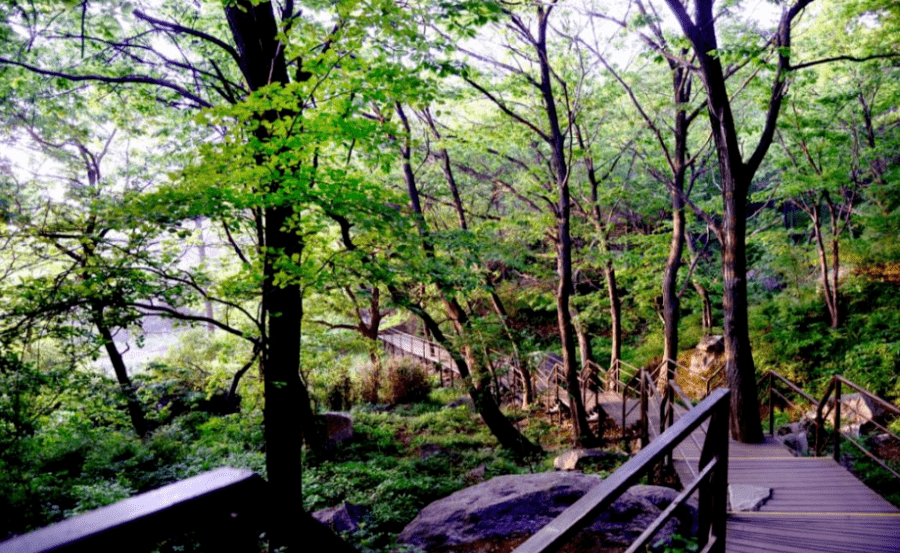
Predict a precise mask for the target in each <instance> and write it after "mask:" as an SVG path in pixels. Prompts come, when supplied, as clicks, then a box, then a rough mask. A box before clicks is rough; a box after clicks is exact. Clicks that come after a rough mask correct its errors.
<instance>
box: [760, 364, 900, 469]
mask: <svg viewBox="0 0 900 553" xmlns="http://www.w3.org/2000/svg"><path fill="white" fill-rule="evenodd" d="M762 380H763V381H766V380H768V400H769V434H771V435H773V436H774V435H775V408H776V407H782V406H783V407H789V408H791V409H792V410H794V411H799V412H803V409H802V407H801V406H800V405H798V404H797V403H796V402H795V401H794V399H797V398H800V399H802V400H803V401H804V402H805V403H806V404H807V408H808V410H813V409H814V410H815V416H814V417H808V416H806V414H803V415H801V416H802V417H803V418H805V419H806V420H807V421H808V422H810V423H811V424H812V425H813V427H814V429H815V431H814V433H813V434H814V435H813V440H814V442H813V443H814V445H813V451H814V452H815V455H816V456H821V455H823V454H824V453H825V448H826V446H827V442H828V441H829V440H828V436H829V434H830V436H831V444H832V455H833V456H834V459H835V461H840V457H841V444H842V442H845V441H846V442H847V443H849V444H852V445H853V446H855V447H856V448H857V449H859V451H861V452H862V453H863V454H864V455H865V456H866V457H868V458H869V459H871V460H872V461H873V462H875V463H876V464H878V465H879V466H881V467H882V468H883V469H885V470H886V471H888V472H889V473H890V474H892V475H893V476H894V477H895V478H898V479H900V471H898V470H897V469H896V468H893V467H891V466H890V465H888V464H887V463H886V462H885V460H884V459H882V458H879V457H878V456H877V455H876V454H875V453H873V452H872V451H870V450H869V449H867V448H866V447H865V446H863V445H862V444H860V443H859V442H858V441H857V440H854V439H850V438H847V436H846V433H845V432H844V430H843V422H842V421H843V420H844V418H846V417H843V416H842V411H843V409H848V410H850V411H852V412H853V414H854V415H855V416H856V418H857V420H864V421H865V424H868V425H871V426H872V427H874V428H877V429H878V430H879V431H881V432H883V433H884V434H886V436H887V439H888V440H893V441H894V443H896V444H900V436H898V435H897V434H896V433H895V432H893V431H892V430H891V429H890V428H888V426H887V425H886V424H884V423H883V422H884V421H882V420H876V418H875V417H873V416H871V414H868V413H865V412H861V411H860V410H859V409H857V408H856V407H854V406H853V404H852V403H851V402H847V401H846V396H845V395H844V387H847V388H850V389H852V390H854V391H855V393H858V394H860V398H865V400H866V401H867V402H868V403H870V404H873V405H877V406H878V407H879V408H880V409H882V410H884V412H885V416H886V417H887V416H890V417H898V416H900V407H898V406H896V405H894V404H893V403H890V402H888V401H886V400H885V399H883V398H880V397H878V396H876V395H875V394H873V393H872V392H870V391H868V390H866V389H865V388H863V387H861V386H860V385H858V384H856V383H855V382H852V381H850V380H847V379H846V378H844V377H843V376H841V375H834V376H832V377H831V380H829V382H828V386H827V387H826V388H825V392H824V393H823V395H822V399H816V398H815V397H813V396H811V395H810V394H808V393H806V392H805V391H804V390H803V389H802V388H800V386H798V385H797V384H795V383H793V382H791V381H790V380H789V379H787V378H786V377H784V376H782V375H780V374H778V373H777V372H774V371H768V372H767V373H766V374H765V375H763V378H762ZM785 394H789V395H790V397H788V396H787V395H785ZM792 398H793V399H792ZM798 401H799V400H798ZM857 405H858V404H857ZM860 424H862V423H860ZM828 425H830V426H831V430H830V432H829V431H828V429H827V426H828Z"/></svg>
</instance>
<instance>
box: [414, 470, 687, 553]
mask: <svg viewBox="0 0 900 553" xmlns="http://www.w3.org/2000/svg"><path fill="white" fill-rule="evenodd" d="M600 482H601V479H600V478H599V477H597V476H590V475H585V474H581V473H572V472H545V473H539V474H526V475H509V476H498V477H496V478H492V479H490V480H488V481H487V482H483V483H481V484H477V485H475V486H471V487H469V488H466V489H464V490H460V491H458V492H456V493H454V494H452V495H450V496H448V497H446V498H444V499H441V500H438V501H435V502H434V503H432V504H430V505H428V506H427V507H425V508H424V509H423V510H422V511H421V512H419V515H418V516H417V517H416V518H415V519H414V520H413V521H412V522H410V523H409V524H408V525H407V526H406V528H404V529H403V532H401V533H400V535H399V536H398V541H399V542H400V543H403V544H408V545H412V546H415V547H419V548H421V549H424V550H426V551H431V550H434V549H438V548H440V549H441V551H446V552H448V553H449V552H450V551H453V548H455V547H459V548H460V549H464V548H466V547H467V546H471V544H478V543H488V542H489V543H506V542H508V541H512V540H516V539H519V540H521V538H523V537H526V536H529V535H531V534H533V533H534V532H536V531H537V530H539V529H540V528H542V527H543V526H545V525H546V524H547V523H549V522H550V521H551V520H553V519H554V518H555V517H556V516H557V515H559V514H560V513H561V512H562V511H564V510H565V509H566V508H567V507H569V506H570V505H572V503H574V502H575V501H577V500H578V499H579V498H580V497H581V496H582V495H584V494H585V493H586V492H587V491H588V490H590V489H591V488H593V487H595V486H597V485H598V484H600ZM641 488H648V489H647V490H641ZM676 494H677V492H675V491H674V490H668V491H666V490H665V489H661V488H658V487H656V486H647V487H643V486H635V487H633V488H631V490H629V491H628V492H626V493H625V494H623V495H622V496H621V497H620V498H619V499H618V500H616V501H615V502H614V503H613V505H612V506H611V507H610V508H609V509H608V510H607V511H605V512H603V513H601V514H600V515H598V516H597V518H596V519H595V520H594V521H593V522H592V523H591V524H590V525H589V526H588V527H587V528H586V529H585V530H583V531H582V532H581V533H580V534H579V535H578V536H577V537H576V538H575V539H576V540H577V541H578V542H579V544H580V545H579V549H580V550H594V549H599V548H600V546H601V544H602V545H604V546H610V545H624V544H630V543H631V542H632V541H634V539H636V538H637V537H638V536H639V535H640V534H641V532H642V531H643V530H644V528H646V527H647V526H648V525H649V524H650V523H651V522H652V521H653V519H655V518H656V517H657V516H658V514H659V513H660V512H661V510H662V508H664V506H665V505H667V504H668V502H669V501H671V499H670V496H671V497H674V496H675V495H676ZM676 515H677V516H676V518H673V519H672V520H670V521H669V522H668V523H667V524H666V525H665V526H664V527H663V528H662V529H661V530H660V531H659V532H658V533H657V534H656V536H655V537H654V538H653V540H652V541H653V543H658V542H660V541H666V540H669V539H671V536H672V535H673V534H675V533H679V534H682V535H689V534H690V532H691V531H692V530H693V529H695V528H696V508H693V507H692V506H686V508H685V509H682V510H681V512H678V513H676Z"/></svg>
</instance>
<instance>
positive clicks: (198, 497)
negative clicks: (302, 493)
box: [0, 467, 359, 553]
mask: <svg viewBox="0 0 900 553" xmlns="http://www.w3.org/2000/svg"><path fill="white" fill-rule="evenodd" d="M285 501H297V498H293V497H291V498H287V497H283V494H281V495H278V494H277V493H275V492H274V491H273V489H272V488H270V487H269V486H268V485H267V484H266V482H265V481H264V480H263V479H262V478H261V477H260V476H259V475H258V474H256V473H254V472H252V471H249V470H245V469H235V468H230V467H222V468H218V469H215V470H212V471H209V472H205V473H203V474H200V475H197V476H194V477H192V478H188V479H186V480H181V481H178V482H175V483H174V484H169V485H168V486H163V487H162V488H158V489H156V490H152V491H149V492H146V493H142V494H139V495H136V496H134V497H131V498H128V499H125V500H123V501H119V502H118V503H113V504H112V505H107V506H106V507H101V508H99V509H96V510H93V511H91V512H89V513H85V514H83V515H79V516H75V517H72V518H70V519H66V520H64V521H62V522H59V523H57V524H54V525H52V526H47V527H46V528H41V529H40V530H35V531H34V532H31V533H30V534H25V535H22V536H18V537H15V538H12V539H10V540H7V541H5V542H3V543H0V553H50V552H52V553H97V552H104V551H123V552H124V551H127V552H132V551H138V552H143V551H153V550H158V549H163V547H160V546H165V547H167V548H171V550H174V551H177V550H179V548H182V547H187V548H191V547H194V546H199V547H200V550H201V551H227V552H235V553H255V552H258V551H260V550H261V546H263V547H265V546H264V537H263V534H265V533H271V530H272V528H271V526H270V524H271V521H272V519H273V518H274V517H273V516H272V515H273V513H274V510H276V509H278V510H281V509H284V502H285ZM288 531H289V532H296V535H298V536H302V537H303V541H304V542H305V543H309V544H311V545H314V547H313V549H315V550H322V551H328V552H329V553H359V552H358V550H357V549H356V548H355V547H353V546H352V545H350V544H349V543H347V542H345V541H344V540H343V539H341V538H340V536H338V535H337V534H335V533H334V532H333V531H332V530H331V529H330V528H329V527H327V526H325V525H324V524H322V523H320V522H319V521H317V520H316V519H315V518H313V517H312V516H311V515H310V514H309V513H306V512H303V511H300V512H298V513H297V515H296V517H292V518H291V528H290V529H289V530H288ZM270 545H271V544H270ZM292 551H293V549H292Z"/></svg>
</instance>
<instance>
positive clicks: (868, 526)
mask: <svg viewBox="0 0 900 553" xmlns="http://www.w3.org/2000/svg"><path fill="white" fill-rule="evenodd" d="M698 434H699V435H698V436H696V437H697V440H696V443H695V441H694V440H687V441H685V442H683V443H682V445H681V446H680V447H679V448H678V450H677V453H676V455H674V456H673V461H674V464H675V469H676V471H677V472H678V475H679V477H680V478H681V479H682V482H689V481H691V480H693V478H694V474H696V471H697V463H698V461H699V457H700V451H699V448H698V447H697V445H696V444H697V443H699V444H702V443H703V442H702V439H703V435H702V430H701V431H700V432H698ZM728 483H729V484H751V485H754V486H760V487H764V488H770V489H771V490H772V495H771V497H770V498H769V499H768V500H767V501H766V502H765V503H764V504H763V505H762V506H761V507H760V509H759V510H758V511H750V512H738V511H730V512H729V515H728V530H727V532H728V533H727V540H726V547H725V551H726V552H727V553H757V552H779V553H806V552H829V553H845V552H848V553H849V552H853V553H900V509H897V508H896V507H894V506H893V505H891V504H890V503H888V502H887V501H886V500H885V499H884V498H882V497H881V496H880V495H878V494H877V493H875V492H874V491H872V490H871V489H869V488H868V487H866V486H865V485H864V484H863V483H862V482H860V481H859V480H858V479H856V477H854V476H853V475H852V474H851V473H850V472H848V471H847V470H846V469H845V468H844V467H842V466H840V465H838V464H837V463H836V462H835V461H834V460H833V459H832V458H830V457H794V456H793V455H792V454H791V452H790V451H789V450H788V449H787V448H786V447H784V446H783V445H782V444H781V443H779V442H778V441H777V440H775V439H774V438H772V437H771V436H766V440H765V441H764V442H763V443H760V444H743V443H739V442H735V441H733V440H732V441H731V442H730V443H729V445H728Z"/></svg>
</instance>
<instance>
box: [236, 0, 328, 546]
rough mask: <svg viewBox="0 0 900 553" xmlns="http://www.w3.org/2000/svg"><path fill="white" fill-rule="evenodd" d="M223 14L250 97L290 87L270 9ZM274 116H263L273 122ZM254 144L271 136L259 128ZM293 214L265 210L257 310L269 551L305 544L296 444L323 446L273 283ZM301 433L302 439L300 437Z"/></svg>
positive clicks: (245, 3) (289, 285) (298, 305)
mask: <svg viewBox="0 0 900 553" xmlns="http://www.w3.org/2000/svg"><path fill="white" fill-rule="evenodd" d="M224 9H225V15H226V18H227V20H228V24H229V27H230V29H231V33H232V37H233V39H234V43H235V45H236V47H237V51H238V54H239V58H240V67H241V71H242V73H243V74H244V78H245V80H246V82H247V85H248V87H249V88H250V90H258V89H260V88H262V87H264V86H266V85H269V84H271V83H281V84H288V83H289V81H290V79H289V77H288V73H287V66H286V63H285V59H284V48H283V45H282V44H281V43H280V42H279V40H278V38H277V37H278V33H279V26H278V24H277V22H276V19H275V12H274V8H273V6H272V4H271V3H270V2H262V3H256V2H250V1H249V0H239V1H238V2H237V3H236V4H234V5H227V6H226V7H225V8H224ZM279 115H280V114H278V113H274V112H267V113H264V114H262V115H261V117H262V118H264V119H267V120H275V119H277V118H278V117H279ZM256 132H257V138H258V139H259V140H260V141H261V142H263V143H264V142H266V141H267V140H268V139H269V138H270V137H269V136H268V131H267V130H266V128H265V127H264V126H263V125H260V127H259V129H258V130H257V131H256ZM281 186H282V183H281V182H279V181H278V180H275V181H272V182H270V183H268V185H267V189H266V190H262V191H261V193H263V194H266V195H271V196H272V197H277V196H278V194H277V192H278V191H279V190H280V188H281ZM294 215H295V213H294V209H293V207H292V206H291V205H289V204H287V203H276V204H274V205H269V206H266V207H265V208H264V210H263V221H264V228H263V238H264V240H265V243H264V244H260V246H261V247H263V248H264V260H263V283H262V311H263V316H264V317H265V319H266V335H265V337H264V339H263V342H262V352H261V357H262V358H261V361H260V365H261V367H262V374H263V382H264V393H265V407H264V410H263V416H264V421H265V422H264V424H265V438H266V471H267V473H268V480H269V489H271V490H273V493H274V494H277V497H279V498H281V500H278V501H273V502H272V505H278V506H277V507H274V508H273V509H272V521H271V522H272V524H271V527H270V533H269V536H270V547H271V548H273V549H274V548H275V547H282V546H284V547H287V550H288V551H299V550H301V548H303V547H304V546H305V545H308V544H304V543H303V542H304V538H303V536H301V535H300V532H297V531H296V522H297V521H298V520H300V519H301V517H302V516H303V508H302V505H303V502H302V478H301V474H302V471H301V445H302V443H303V441H305V442H306V444H307V446H308V447H309V448H310V450H311V452H313V453H315V452H317V451H319V450H320V449H321V446H322V443H323V442H322V439H321V436H320V432H319V430H318V425H317V421H316V417H315V415H314V413H313V411H312V407H311V405H310V398H309V393H308V391H307V389H306V386H305V385H304V384H303V381H302V380H301V379H300V336H301V322H302V319H303V294H302V290H301V287H300V284H299V283H297V282H286V283H278V282H276V278H277V275H278V273H279V271H280V269H279V264H280V263H282V262H283V260H284V259H291V258H292V256H297V255H300V254H301V253H302V252H303V243H302V241H301V239H300V238H299V237H298V236H297V234H296V233H294V232H291V228H290V225H291V223H290V220H291V218H292V217H293V216H294ZM301 433H302V437H303V440H302V441H301V440H300V439H299V438H300V435H298V434H301Z"/></svg>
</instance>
